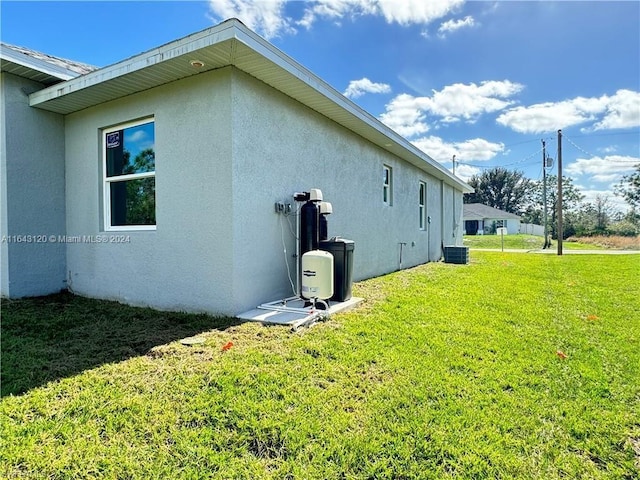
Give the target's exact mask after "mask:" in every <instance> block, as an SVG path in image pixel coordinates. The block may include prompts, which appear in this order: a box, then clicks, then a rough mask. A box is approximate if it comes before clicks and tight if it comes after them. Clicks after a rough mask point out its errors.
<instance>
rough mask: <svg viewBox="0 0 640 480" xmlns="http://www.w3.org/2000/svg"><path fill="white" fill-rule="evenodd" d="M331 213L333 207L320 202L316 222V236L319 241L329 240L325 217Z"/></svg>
mask: <svg viewBox="0 0 640 480" xmlns="http://www.w3.org/2000/svg"><path fill="white" fill-rule="evenodd" d="M331 213H333V207H332V206H331V204H330V203H329V202H320V219H319V221H318V236H319V237H320V241H321V242H322V241H323V240H328V239H329V222H328V221H327V215H330V214H331Z"/></svg>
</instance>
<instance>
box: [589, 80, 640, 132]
mask: <svg viewBox="0 0 640 480" xmlns="http://www.w3.org/2000/svg"><path fill="white" fill-rule="evenodd" d="M638 126H640V92H632V91H631V90H618V91H617V92H616V94H615V95H614V96H613V97H611V98H609V102H608V104H607V113H606V115H605V116H604V118H603V119H602V120H601V121H600V122H598V123H596V124H595V125H594V126H593V128H594V130H607V129H612V128H633V127H638Z"/></svg>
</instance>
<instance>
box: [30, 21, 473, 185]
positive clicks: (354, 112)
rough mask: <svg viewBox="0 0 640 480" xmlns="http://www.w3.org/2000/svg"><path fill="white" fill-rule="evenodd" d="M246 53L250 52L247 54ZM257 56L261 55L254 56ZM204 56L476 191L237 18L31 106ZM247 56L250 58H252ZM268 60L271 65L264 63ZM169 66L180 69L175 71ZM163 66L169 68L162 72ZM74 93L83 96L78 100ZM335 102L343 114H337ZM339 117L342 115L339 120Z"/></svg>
mask: <svg viewBox="0 0 640 480" xmlns="http://www.w3.org/2000/svg"><path fill="white" fill-rule="evenodd" d="M225 42H226V43H225ZM237 42H239V44H238V43H237ZM240 45H242V46H244V47H247V48H246V49H245V51H244V52H238V50H239V49H240ZM241 53H244V54H245V55H244V56H243V55H241ZM255 54H257V57H255V58H254V56H255ZM202 55H204V56H206V55H210V56H211V57H212V58H214V59H215V62H205V63H208V65H207V67H206V68H207V69H215V68H221V67H224V66H229V65H233V66H235V67H236V68H239V69H241V70H243V71H245V72H247V73H248V74H250V75H252V76H254V77H256V78H258V79H259V80H261V81H264V82H265V83H267V84H269V85H271V86H272V87H274V88H276V89H277V90H280V91H281V92H283V93H284V94H285V95H288V96H290V97H292V98H294V99H296V100H298V101H300V102H301V103H303V104H306V105H307V106H309V108H312V109H314V110H316V111H318V112H319V113H320V114H322V115H324V116H326V117H328V118H330V119H332V120H334V121H336V122H337V123H339V124H341V125H343V126H344V127H345V128H348V129H350V130H351V131H354V132H355V133H356V134H358V135H360V136H363V137H364V138H367V139H368V140H369V141H371V142H372V143H374V144H376V145H378V146H379V147H380V148H382V149H384V150H387V151H389V152H390V153H392V154H394V155H396V156H398V157H400V158H403V159H404V160H406V161H408V162H409V163H411V164H413V165H415V166H417V167H418V168H420V169H422V170H425V171H427V172H428V173H430V174H431V175H433V176H434V177H436V178H438V179H439V180H443V181H445V182H446V183H447V184H449V185H451V186H453V187H454V188H456V189H458V190H460V191H462V192H463V193H471V192H473V189H472V188H471V187H470V186H469V185H468V184H467V183H466V182H464V181H462V180H461V179H459V178H458V177H455V176H454V175H452V174H451V173H450V172H449V171H448V170H447V169H446V168H444V167H443V166H442V165H441V164H440V163H438V162H437V161H435V160H434V159H432V158H431V157H429V156H428V155H427V154H426V153H424V152H423V151H422V150H420V149H418V148H417V147H416V146H415V145H413V144H412V143H411V142H409V141H408V140H407V139H405V138H404V137H402V136H400V135H399V134H397V133H396V132H395V131H393V130H392V129H390V128H389V127H387V126H386V125H384V124H383V123H382V122H381V121H380V120H378V119H377V118H375V117H374V116H372V115H371V114H370V113H368V112H366V111H365V110H363V109H362V108H360V107H359V106H358V105H356V104H355V103H354V102H352V101H351V100H349V99H348V98H346V97H345V96H344V95H342V94H341V93H340V92H338V91H337V90H336V89H334V88H333V87H331V86H330V85H329V84H328V83H326V82H325V81H324V80H322V79H321V78H320V77H318V76H317V75H315V74H314V73H312V72H311V71H310V70H308V69H306V68H305V67H303V66H302V65H300V64H299V63H298V62H296V61H295V60H293V59H292V58H291V57H289V56H287V55H286V54H285V53H283V52H282V51H280V50H278V49H277V48H276V47H275V46H273V45H271V44H270V43H269V42H267V41H266V40H264V39H263V38H262V37H260V36H259V35H257V34H256V33H255V32H253V31H251V30H250V29H248V28H247V27H245V26H244V24H242V23H241V22H240V21H239V20H235V19H232V20H228V21H225V22H222V23H221V24H219V25H216V26H214V27H210V28H208V29H206V30H203V31H201V32H198V33H195V34H192V35H189V36H187V37H185V38H182V39H179V40H175V41H173V42H170V43H168V44H166V45H163V46H161V47H158V48H156V49H154V50H150V51H148V52H145V53H142V54H139V55H136V56H134V57H131V58H129V59H127V60H123V61H122V62H119V63H116V64H114V65H111V66H109V67H105V68H103V69H100V70H96V71H94V72H91V73H88V74H86V75H83V76H82V77H79V78H75V79H71V80H68V81H66V82H63V83H60V84H57V85H55V86H53V87H49V88H46V89H44V90H40V91H38V92H35V93H33V94H32V95H30V97H29V100H30V105H31V106H33V107H37V108H42V109H46V110H52V111H56V112H58V113H62V114H67V113H72V112H74V111H78V110H81V109H83V108H88V107H90V106H93V105H97V104H99V103H102V102H104V101H108V100H113V99H115V98H118V96H114V95H115V94H117V95H119V96H120V97H122V96H125V95H129V94H132V93H137V92H139V91H143V90H146V89H148V88H153V87H155V86H159V85H161V84H163V83H168V82H169V81H175V80H178V79H180V78H185V77H187V76H189V75H195V74H198V73H201V72H202V71H204V70H199V71H198V70H195V69H193V68H192V67H189V66H188V62H187V61H185V62H183V61H182V59H184V60H189V59H198V57H200V56H202ZM247 57H250V58H249V60H247ZM264 60H266V62H268V64H267V63H261V62H263V61H264ZM272 65H275V66H276V67H277V68H278V73H277V75H276V77H275V79H274V77H273V75H271V76H270V77H269V78H267V77H266V76H265V75H266V74H265V75H262V78H261V70H260V69H261V67H265V66H267V67H268V66H272ZM163 66H164V67H163ZM169 66H171V67H174V66H175V67H177V68H171V69H170V68H168V67H169ZM163 68H164V69H165V70H166V71H164V70H163V71H161V69H163ZM149 69H151V71H152V72H153V71H157V72H159V73H162V74H163V75H164V77H163V78H158V79H157V80H155V79H154V80H150V81H149V82H148V83H147V84H144V83H139V82H133V84H135V86H131V83H132V82H127V81H126V80H127V78H129V77H131V78H136V77H135V75H136V74H137V75H141V74H142V72H143V71H145V73H146V71H147V70H149ZM154 69H155V70H154ZM169 73H170V75H171V76H169ZM291 80H294V83H295V84H296V85H295V88H294V87H291V90H289V91H287V88H285V86H284V84H285V83H290V81H291ZM151 82H154V83H151ZM110 86H111V88H110ZM88 89H91V91H96V89H98V90H100V89H102V90H104V91H103V92H102V94H101V95H100V94H98V95H91V94H89V93H88V92H89V91H90V90H88ZM136 89H138V90H136ZM294 90H295V91H294ZM75 97H78V98H79V100H78V98H75ZM74 98H75V101H74ZM92 102H93V103H92ZM336 106H337V107H338V111H337V112H338V113H336V108H335V107H336ZM338 115H339V116H340V118H339V119H338V118H335V117H336V116H338Z"/></svg>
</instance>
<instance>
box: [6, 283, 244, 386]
mask: <svg viewBox="0 0 640 480" xmlns="http://www.w3.org/2000/svg"><path fill="white" fill-rule="evenodd" d="M239 323H241V322H240V320H238V319H235V318H227V317H212V316H209V315H204V314H200V315H193V314H186V313H174V312H159V311H156V310H152V309H150V308H136V307H129V306H126V305H122V304H120V303H117V302H108V301H103V300H93V299H89V298H83V297H79V296H76V295H73V294H71V293H68V292H61V293H58V294H55V295H49V296H46V297H35V298H27V299H21V300H4V299H3V300H2V366H1V372H2V386H1V396H2V397H4V396H7V395H18V394H21V393H24V392H26V391H28V390H30V389H32V388H35V387H38V386H40V385H43V384H44V383H46V382H50V381H52V380H57V379H61V378H65V377H69V376H72V375H74V374H77V373H80V372H82V371H84V370H87V369H91V368H95V367H97V366H100V365H103V364H106V363H112V362H120V361H122V360H126V359H128V358H131V357H135V356H139V355H145V354H146V353H147V352H148V351H149V350H150V349H151V348H153V347H155V346H158V345H163V344H166V343H170V342H172V341H175V340H178V339H181V338H185V337H189V336H193V335H196V334H198V333H201V332H203V331H207V330H213V329H217V330H225V329H227V328H228V327H231V326H234V325H238V324H239Z"/></svg>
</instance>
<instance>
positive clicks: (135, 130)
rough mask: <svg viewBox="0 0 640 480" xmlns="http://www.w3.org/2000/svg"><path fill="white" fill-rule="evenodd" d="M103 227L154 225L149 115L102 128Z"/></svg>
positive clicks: (153, 164) (152, 138)
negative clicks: (138, 119) (141, 118)
mask: <svg viewBox="0 0 640 480" xmlns="http://www.w3.org/2000/svg"><path fill="white" fill-rule="evenodd" d="M102 142H103V162H104V164H103V172H104V173H103V180H104V225H105V230H154V229H155V228H156V160H155V128H154V120H153V118H147V119H144V120H140V121H137V122H130V123H126V124H122V125H118V126H116V127H113V128H108V129H105V130H103V132H102Z"/></svg>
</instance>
